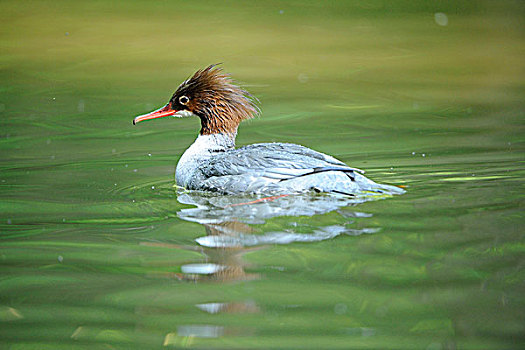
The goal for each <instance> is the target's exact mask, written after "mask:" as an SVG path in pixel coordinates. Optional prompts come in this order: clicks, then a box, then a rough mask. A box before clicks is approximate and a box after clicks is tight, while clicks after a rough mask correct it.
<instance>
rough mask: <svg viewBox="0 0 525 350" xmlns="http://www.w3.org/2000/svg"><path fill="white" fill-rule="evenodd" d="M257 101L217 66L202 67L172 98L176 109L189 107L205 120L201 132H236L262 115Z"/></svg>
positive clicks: (203, 133)
mask: <svg viewBox="0 0 525 350" xmlns="http://www.w3.org/2000/svg"><path fill="white" fill-rule="evenodd" d="M257 103H258V100H257V99H256V98H255V97H253V96H252V95H251V94H250V93H249V92H248V91H246V90H243V89H241V88H240V87H238V86H237V85H235V84H234V82H233V80H232V79H231V78H230V76H229V75H228V74H226V73H224V72H223V70H222V68H220V67H217V65H211V66H209V67H207V68H204V69H201V70H198V71H197V72H196V73H195V74H194V75H193V76H192V77H191V78H189V79H187V80H186V81H184V82H183V83H182V84H181V85H180V86H179V87H178V88H177V91H175V93H174V94H173V97H172V98H171V100H170V104H171V107H172V108H173V109H176V110H183V109H186V110H188V111H190V112H192V113H193V114H195V115H197V116H198V117H199V118H200V119H201V126H202V128H201V131H200V134H201V135H210V134H217V133H236V132H237V127H238V126H239V124H240V122H241V121H243V120H244V119H250V118H253V117H254V116H256V115H258V114H259V112H260V109H259V107H258V106H257Z"/></svg>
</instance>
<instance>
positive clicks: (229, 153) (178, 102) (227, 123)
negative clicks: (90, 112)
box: [133, 65, 404, 196]
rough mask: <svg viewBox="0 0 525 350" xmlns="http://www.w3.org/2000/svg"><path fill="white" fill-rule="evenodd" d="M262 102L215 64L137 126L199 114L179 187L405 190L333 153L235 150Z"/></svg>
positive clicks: (280, 147) (289, 147) (279, 147)
mask: <svg viewBox="0 0 525 350" xmlns="http://www.w3.org/2000/svg"><path fill="white" fill-rule="evenodd" d="M257 103H258V100H257V99H256V98H254V97H253V96H252V95H251V94H250V93H249V92H247V91H245V90H243V89H241V88H240V87H239V86H237V85H235V83H234V82H233V80H232V79H231V78H230V76H229V75H228V74H225V73H224V72H223V70H222V68H220V67H217V65H210V66H208V67H207V68H204V69H201V70H198V71H197V72H196V73H195V74H194V75H193V76H192V77H191V78H189V79H187V80H185V81H184V82H183V83H182V84H180V86H179V87H178V88H177V90H176V91H175V93H174V94H173V96H172V97H171V99H170V100H169V102H168V103H167V104H166V105H165V106H164V107H162V108H159V109H157V110H155V111H153V112H150V113H147V114H143V115H140V116H138V117H136V118H135V119H134V120H133V124H137V123H139V122H142V121H145V120H151V119H157V118H164V117H191V116H197V117H199V118H200V120H201V130H200V133H199V136H198V137H197V139H196V140H195V142H194V143H193V144H192V145H191V146H190V147H189V148H188V149H187V150H186V151H185V152H184V154H183V155H182V157H181V158H180V160H179V162H178V164H177V168H176V171H175V179H176V181H177V185H178V186H181V187H184V188H186V189H188V190H201V191H211V192H218V193H221V194H276V193H277V194H284V193H299V192H307V191H315V192H329V193H338V194H343V195H349V196H355V195H357V194H360V193H363V192H367V191H372V192H380V193H387V194H401V193H403V192H404V190H403V189H401V188H399V187H395V186H390V185H382V184H377V183H375V182H374V181H372V180H370V179H368V178H366V177H365V176H364V175H362V174H363V173H364V172H363V171H362V170H360V169H357V168H352V167H349V166H348V165H346V164H345V163H343V162H341V161H339V160H337V159H335V158H334V157H332V156H329V155H326V154H323V153H320V152H316V151H314V150H312V149H309V148H307V147H304V146H300V145H296V144H291V143H280V142H274V143H259V144H253V145H249V146H244V147H241V148H235V137H236V135H237V128H238V126H239V124H240V123H241V121H243V120H245V119H249V118H253V117H254V116H256V115H258V114H259V113H260V109H259V107H258V105H257Z"/></svg>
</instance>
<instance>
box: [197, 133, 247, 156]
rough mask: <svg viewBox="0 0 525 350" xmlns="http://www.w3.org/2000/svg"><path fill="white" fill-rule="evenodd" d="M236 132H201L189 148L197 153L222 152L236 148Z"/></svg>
mask: <svg viewBox="0 0 525 350" xmlns="http://www.w3.org/2000/svg"><path fill="white" fill-rule="evenodd" d="M236 136H237V132H235V133H218V134H209V135H202V134H199V136H198V137H197V139H196V140H195V142H194V143H193V144H192V145H191V146H190V148H188V150H187V151H189V150H190V149H191V150H192V151H193V152H195V153H205V152H217V151H218V152H220V151H225V150H228V149H232V148H235V137H236Z"/></svg>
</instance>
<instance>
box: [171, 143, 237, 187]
mask: <svg viewBox="0 0 525 350" xmlns="http://www.w3.org/2000/svg"><path fill="white" fill-rule="evenodd" d="M235 136H236V134H235V133H234V134H211V135H199V136H198V137H197V139H196V140H195V142H194V143H193V144H192V145H191V146H190V147H189V148H188V149H187V150H186V151H185V152H184V154H183V155H182V157H180V160H179V163H178V164H177V170H176V171H175V178H176V180H177V184H178V185H179V186H183V187H186V186H187V184H188V183H189V182H190V181H191V180H192V177H193V176H194V172H195V170H197V169H198V164H199V163H200V162H202V161H204V160H207V159H209V158H210V157H211V156H212V155H213V154H214V153H215V152H223V151H226V150H228V149H233V148H235Z"/></svg>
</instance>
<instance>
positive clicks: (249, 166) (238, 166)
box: [187, 143, 391, 195]
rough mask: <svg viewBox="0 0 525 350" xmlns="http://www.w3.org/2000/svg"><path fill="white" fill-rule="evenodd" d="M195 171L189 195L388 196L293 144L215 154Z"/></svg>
mask: <svg viewBox="0 0 525 350" xmlns="http://www.w3.org/2000/svg"><path fill="white" fill-rule="evenodd" d="M195 170H196V172H195V174H194V176H193V179H192V181H189V183H188V184H187V187H188V188H189V189H194V190H206V191H214V192H220V193H226V194H239V193H292V192H305V191H310V190H315V191H319V192H337V193H343V194H348V195H352V194H356V193H358V192H360V191H363V190H380V191H384V188H382V185H378V184H376V183H374V182H373V181H371V180H369V179H367V178H366V177H364V176H363V175H361V174H360V170H359V169H355V168H351V167H349V166H347V165H346V164H344V163H343V162H341V161H339V160H337V159H335V158H334V157H331V156H329V155H326V154H324V153H320V152H317V151H314V150H312V149H310V148H307V147H304V146H301V145H296V144H289V143H260V144H253V145H249V146H245V147H241V148H238V149H227V150H220V151H216V152H211V154H210V156H209V157H206V158H203V159H201V161H199V164H198V165H197V166H196V169H195ZM388 187H391V186H388Z"/></svg>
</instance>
